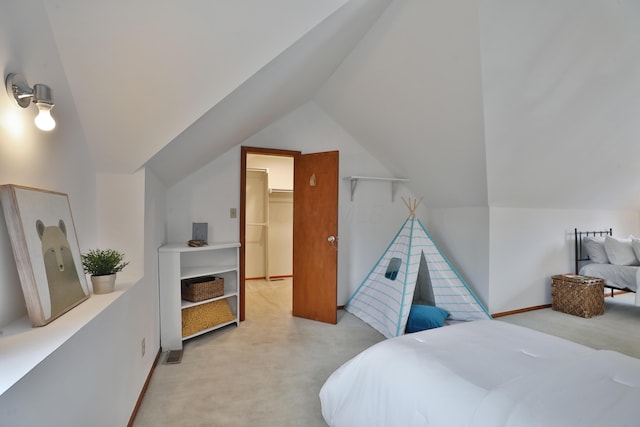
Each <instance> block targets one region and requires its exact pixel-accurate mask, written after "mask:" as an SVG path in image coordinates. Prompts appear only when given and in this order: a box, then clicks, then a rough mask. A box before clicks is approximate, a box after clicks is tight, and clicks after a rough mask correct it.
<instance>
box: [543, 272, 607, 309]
mask: <svg viewBox="0 0 640 427" xmlns="http://www.w3.org/2000/svg"><path fill="white" fill-rule="evenodd" d="M551 308H552V309H553V310H556V311H561V312H563V313H567V314H573V315H575V316H580V317H593V316H599V315H601V314H604V280H603V279H600V278H599V277H590V276H579V275H575V274H561V275H557V276H552V277H551Z"/></svg>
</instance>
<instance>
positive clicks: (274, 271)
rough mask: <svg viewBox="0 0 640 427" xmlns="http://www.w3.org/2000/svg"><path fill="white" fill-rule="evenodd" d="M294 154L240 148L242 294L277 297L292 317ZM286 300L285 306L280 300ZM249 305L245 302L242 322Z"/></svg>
mask: <svg viewBox="0 0 640 427" xmlns="http://www.w3.org/2000/svg"><path fill="white" fill-rule="evenodd" d="M296 154H298V152H296V151H286V150H272V149H263V148H250V147H242V171H243V173H242V178H243V179H241V181H243V182H241V187H242V188H241V193H242V194H241V206H240V210H241V212H240V214H241V225H240V229H241V230H240V235H241V236H240V237H241V244H242V246H241V251H242V252H243V254H244V255H243V256H241V266H240V270H241V271H240V275H241V293H243V294H244V295H245V296H246V295H247V293H248V292H254V293H258V292H259V293H263V294H269V295H273V296H274V298H276V299H279V303H278V304H279V305H280V306H281V307H282V306H283V304H285V309H286V311H287V312H288V313H290V312H291V305H292V302H291V298H290V295H291V291H292V286H293V196H294V192H293V177H294V175H293V174H294V157H295V156H296ZM283 295H286V296H288V300H287V301H286V302H284V303H283V302H282V300H281V299H282V296H283ZM246 304H247V300H246V298H242V300H241V307H240V319H241V320H244V317H245V310H246Z"/></svg>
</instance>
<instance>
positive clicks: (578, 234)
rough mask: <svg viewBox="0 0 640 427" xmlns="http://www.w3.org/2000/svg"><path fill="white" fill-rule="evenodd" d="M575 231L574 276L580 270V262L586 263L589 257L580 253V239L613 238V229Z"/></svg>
mask: <svg viewBox="0 0 640 427" xmlns="http://www.w3.org/2000/svg"><path fill="white" fill-rule="evenodd" d="M574 230H575V260H576V274H578V270H579V269H580V266H579V263H580V261H588V260H589V257H588V256H587V254H585V253H584V252H583V251H582V238H583V237H587V236H613V229H611V228H610V229H608V230H603V231H578V229H577V228H576V229H574Z"/></svg>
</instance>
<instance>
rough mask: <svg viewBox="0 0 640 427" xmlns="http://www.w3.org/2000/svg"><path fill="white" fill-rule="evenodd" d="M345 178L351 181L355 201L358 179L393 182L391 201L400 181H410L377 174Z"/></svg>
mask: <svg viewBox="0 0 640 427" xmlns="http://www.w3.org/2000/svg"><path fill="white" fill-rule="evenodd" d="M344 179H347V180H349V181H351V201H352V202H353V194H354V193H355V192H356V187H357V186H358V181H360V180H363V181H385V182H390V183H391V201H393V200H394V199H395V195H396V189H397V188H398V183H400V182H407V181H409V180H408V179H406V178H385V177H375V176H355V175H354V176H347V177H345V178H344Z"/></svg>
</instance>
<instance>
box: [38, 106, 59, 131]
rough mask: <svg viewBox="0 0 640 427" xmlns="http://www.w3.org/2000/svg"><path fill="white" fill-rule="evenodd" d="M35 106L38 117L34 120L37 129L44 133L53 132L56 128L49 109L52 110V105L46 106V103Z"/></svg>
mask: <svg viewBox="0 0 640 427" xmlns="http://www.w3.org/2000/svg"><path fill="white" fill-rule="evenodd" d="M36 106H37V107H38V110H39V112H38V115H37V116H36V119H35V120H34V122H35V124H36V126H38V129H40V130H44V131H50V130H53V129H54V128H55V127H56V121H55V120H54V119H53V117H52V116H51V109H52V108H53V104H48V103H46V102H36Z"/></svg>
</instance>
